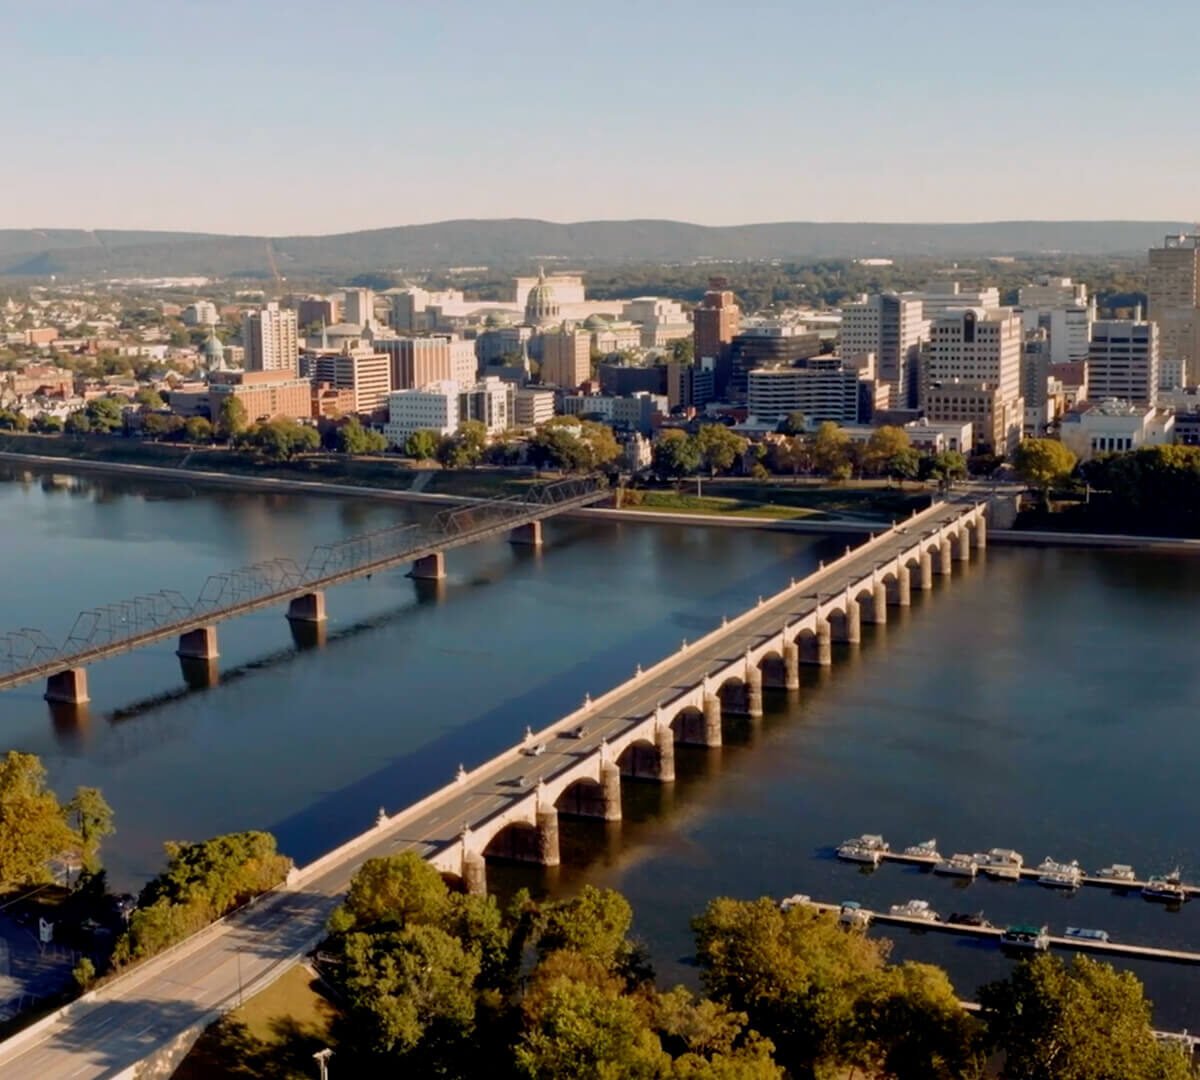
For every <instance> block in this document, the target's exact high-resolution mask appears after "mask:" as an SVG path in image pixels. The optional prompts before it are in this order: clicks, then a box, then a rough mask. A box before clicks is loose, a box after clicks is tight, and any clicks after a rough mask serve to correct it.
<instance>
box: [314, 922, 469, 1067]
mask: <svg viewBox="0 0 1200 1080" xmlns="http://www.w3.org/2000/svg"><path fill="white" fill-rule="evenodd" d="M342 955H343V964H342V967H341V969H340V970H339V972H338V973H337V976H336V982H337V985H338V988H339V989H340V990H341V992H342V994H343V995H344V996H345V999H346V1002H347V1005H348V1011H349V1014H350V1016H349V1019H350V1022H351V1023H352V1024H353V1026H354V1029H355V1031H356V1033H361V1034H362V1036H363V1037H364V1041H365V1042H366V1043H367V1044H368V1046H369V1047H370V1048H371V1049H372V1050H375V1051H376V1052H383V1053H406V1054H411V1053H413V1052H414V1051H418V1050H420V1049H422V1043H423V1042H425V1041H427V1040H428V1041H430V1042H434V1041H436V1040H442V1041H446V1042H461V1041H464V1040H466V1039H468V1038H469V1037H470V1034H471V1029H472V1028H473V1026H474V1022H475V998H476V994H475V979H476V977H477V976H478V974H479V970H480V964H479V958H478V956H475V955H473V954H472V953H470V952H468V951H467V950H466V949H464V948H463V946H462V944H461V942H459V941H457V940H456V939H455V938H453V937H451V936H450V935H449V934H447V933H446V932H445V931H444V930H440V929H438V928H437V927H436V926H425V925H414V926H409V927H406V928H405V929H403V930H399V931H394V932H391V933H382V934H363V933H355V934H350V935H349V936H348V937H347V939H346V941H345V946H344V949H343V954H342ZM413 1074H414V1075H429V1073H428V1071H426V1070H424V1069H420V1070H414V1072H413Z"/></svg>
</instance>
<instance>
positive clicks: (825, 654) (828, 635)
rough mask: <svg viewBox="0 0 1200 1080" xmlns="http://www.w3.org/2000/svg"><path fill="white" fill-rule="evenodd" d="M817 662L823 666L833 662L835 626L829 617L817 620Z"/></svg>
mask: <svg viewBox="0 0 1200 1080" xmlns="http://www.w3.org/2000/svg"><path fill="white" fill-rule="evenodd" d="M817 663H818V664H819V665H820V666H821V667H829V666H830V665H831V664H832V663H833V628H832V627H831V626H830V625H829V620H828V619H818V620H817Z"/></svg>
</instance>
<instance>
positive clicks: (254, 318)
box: [242, 302, 300, 372]
mask: <svg viewBox="0 0 1200 1080" xmlns="http://www.w3.org/2000/svg"><path fill="white" fill-rule="evenodd" d="M242 343H243V345H244V346H245V349H246V358H245V367H246V370H247V371H291V372H296V371H297V370H298V366H297V365H298V362H299V357H300V343H299V339H298V337H297V330H296V313H295V312H294V311H288V310H286V309H284V308H281V307H280V306H279V305H278V304H277V303H274V302H272V303H270V304H267V306H266V307H265V308H263V309H262V310H261V311H252V312H250V313H249V314H248V315H247V316H246V321H245V322H244V323H243V324H242Z"/></svg>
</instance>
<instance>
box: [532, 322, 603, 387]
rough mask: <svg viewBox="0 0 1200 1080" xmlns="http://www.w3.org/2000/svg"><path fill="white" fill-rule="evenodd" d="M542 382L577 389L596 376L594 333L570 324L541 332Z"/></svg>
mask: <svg viewBox="0 0 1200 1080" xmlns="http://www.w3.org/2000/svg"><path fill="white" fill-rule="evenodd" d="M541 349H542V382H543V383H544V384H545V385H547V386H561V387H562V388H563V389H565V390H574V389H575V388H576V387H577V386H580V385H582V384H583V383H585V382H587V381H588V379H589V378H591V375H592V335H591V332H590V331H588V330H586V329H584V328H582V327H573V326H570V325H568V324H566V323H564V324H563V325H561V326H560V327H558V329H556V330H547V331H545V332H544V333H543V334H542V335H541Z"/></svg>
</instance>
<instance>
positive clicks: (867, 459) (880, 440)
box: [863, 424, 917, 476]
mask: <svg viewBox="0 0 1200 1080" xmlns="http://www.w3.org/2000/svg"><path fill="white" fill-rule="evenodd" d="M911 448H912V444H911V443H910V442H909V438H908V432H907V431H905V430H904V428H902V427H895V426H893V425H891V424H884V425H883V426H882V427H877V428H876V429H875V430H874V431H872V432H871V437H870V439H868V440H867V447H866V450H865V452H864V454H863V464H864V465H865V466H866V469H867V471H868V472H870V473H872V474H874V475H875V476H887V475H889V472H888V470H889V467H891V466H892V465H893V463H895V462H896V460H897V458H900V457H901V455H904V453H905V451H906V450H911ZM902 460H903V461H904V462H906V463H908V462H911V465H912V471H913V474H914V475H915V474H916V467H917V457H916V455H915V454H913V455H912V457H911V458H903V459H902Z"/></svg>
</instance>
